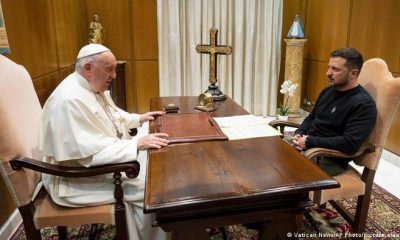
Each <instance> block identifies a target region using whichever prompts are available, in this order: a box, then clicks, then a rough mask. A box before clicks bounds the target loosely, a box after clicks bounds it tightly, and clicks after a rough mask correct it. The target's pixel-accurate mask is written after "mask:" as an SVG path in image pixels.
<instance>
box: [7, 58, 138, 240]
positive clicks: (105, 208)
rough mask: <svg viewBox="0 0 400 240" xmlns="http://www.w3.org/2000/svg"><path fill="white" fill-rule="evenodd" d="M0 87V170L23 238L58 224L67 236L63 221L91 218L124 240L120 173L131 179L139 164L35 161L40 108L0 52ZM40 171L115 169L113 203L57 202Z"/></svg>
mask: <svg viewBox="0 0 400 240" xmlns="http://www.w3.org/2000/svg"><path fill="white" fill-rule="evenodd" d="M0 92H1V95H0V160H1V164H0V170H1V175H2V177H3V179H4V182H5V184H6V185H7V188H8V190H9V192H10V193H11V196H12V198H13V200H14V202H15V204H16V206H17V207H18V209H19V212H20V214H21V215H22V219H23V223H24V228H25V233H26V236H27V239H41V235H40V229H41V228H44V227H48V226H58V227H57V229H58V233H59V238H60V239H67V228H66V226H79V225H82V224H91V223H104V224H115V226H116V235H117V236H116V238H117V239H128V232H127V226H126V219H125V206H124V204H123V201H122V198H123V190H122V187H121V183H122V179H121V172H125V173H126V175H127V176H128V177H130V178H135V177H136V176H137V175H138V173H139V167H140V166H139V163H138V162H136V161H135V162H130V163H123V164H115V165H105V166H98V167H91V168H84V167H77V168H74V167H62V166H56V165H51V164H47V163H44V162H42V161H40V160H38V159H41V156H40V153H39V151H38V148H37V147H38V128H39V122H40V116H41V112H42V108H41V106H40V104H39V100H38V98H37V95H36V93H35V90H34V87H33V84H32V80H31V78H30V76H29V74H28V72H27V71H26V70H25V68H24V67H22V66H20V65H17V64H15V63H14V62H12V61H11V60H9V59H7V58H6V57H4V56H2V55H0ZM35 159H37V160H35ZM41 173H46V174H52V175H57V176H62V177H72V178H76V177H89V176H95V175H100V174H106V173H114V184H115V190H114V197H115V204H107V205H101V206H94V207H82V208H68V207H63V206H59V205H57V204H55V203H54V202H53V201H52V199H51V197H50V196H49V195H48V194H47V192H46V190H45V189H44V187H42V184H41V181H40V179H41ZM3 194H4V193H3Z"/></svg>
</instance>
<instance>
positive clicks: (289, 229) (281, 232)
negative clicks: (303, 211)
mask: <svg viewBox="0 0 400 240" xmlns="http://www.w3.org/2000/svg"><path fill="white" fill-rule="evenodd" d="M298 219H299V216H292V217H290V218H282V219H274V220H273V221H267V222H263V225H262V228H261V229H262V230H261V232H260V239H263V240H270V239H290V238H292V237H293V235H294V232H296V230H297V227H298V226H297V224H298V223H297V222H298Z"/></svg>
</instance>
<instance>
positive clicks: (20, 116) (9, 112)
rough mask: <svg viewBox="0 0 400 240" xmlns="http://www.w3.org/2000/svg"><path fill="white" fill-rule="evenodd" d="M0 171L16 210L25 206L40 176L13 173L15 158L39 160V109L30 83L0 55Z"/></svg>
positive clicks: (27, 76) (13, 65)
mask: <svg viewBox="0 0 400 240" xmlns="http://www.w3.org/2000/svg"><path fill="white" fill-rule="evenodd" d="M0 92H1V94H0V161H1V162H0V163H1V164H0V170H1V174H2V175H3V178H4V182H5V184H6V185H7V187H8V189H9V191H10V193H11V195H12V198H13V199H14V201H15V203H16V205H17V207H20V206H23V205H26V204H28V203H29V202H30V201H31V199H32V195H33V192H34V190H35V188H36V186H37V184H38V182H39V181H40V175H39V174H38V173H36V172H34V171H31V170H27V169H24V170H22V171H13V170H12V168H11V167H10V164H9V163H8V162H9V161H10V160H11V159H13V158H15V157H22V156H23V157H30V158H35V159H39V160H40V159H41V156H40V153H39V150H38V131H39V124H40V117H41V113H42V108H41V106H40V103H39V99H38V97H37V95H36V92H35V89H34V87H33V83H32V79H31V78H30V76H29V74H28V72H27V71H26V70H25V68H24V67H23V66H21V65H18V64H16V63H14V62H13V61H11V60H10V59H8V58H6V57H4V56H3V55H0Z"/></svg>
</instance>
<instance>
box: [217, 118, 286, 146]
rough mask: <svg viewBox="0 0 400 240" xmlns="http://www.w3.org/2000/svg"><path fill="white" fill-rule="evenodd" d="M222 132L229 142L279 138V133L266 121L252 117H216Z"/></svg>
mask: <svg viewBox="0 0 400 240" xmlns="http://www.w3.org/2000/svg"><path fill="white" fill-rule="evenodd" d="M214 120H215V121H216V122H217V123H218V125H219V127H220V128H221V130H222V132H223V133H224V134H225V135H226V136H227V137H228V138H229V140H236V139H245V138H256V137H269V136H279V135H281V133H280V132H279V131H278V130H276V129H275V128H273V127H271V126H270V125H268V122H269V121H268V120H267V119H265V118H261V117H256V116H254V115H240V116H232V117H216V118H214Z"/></svg>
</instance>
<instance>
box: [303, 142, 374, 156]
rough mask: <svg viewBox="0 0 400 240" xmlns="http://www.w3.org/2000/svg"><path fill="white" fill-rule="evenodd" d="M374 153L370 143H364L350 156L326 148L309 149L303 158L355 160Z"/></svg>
mask: <svg viewBox="0 0 400 240" xmlns="http://www.w3.org/2000/svg"><path fill="white" fill-rule="evenodd" d="M374 151H375V146H374V145H373V144H372V143H364V144H363V145H362V146H361V147H360V149H358V151H357V152H355V153H351V154H348V153H344V152H341V151H337V150H332V149H327V148H310V149H308V150H306V151H305V153H304V156H306V157H307V158H309V159H313V158H316V157H335V158H356V157H359V156H361V155H362V154H364V153H371V152H374Z"/></svg>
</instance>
